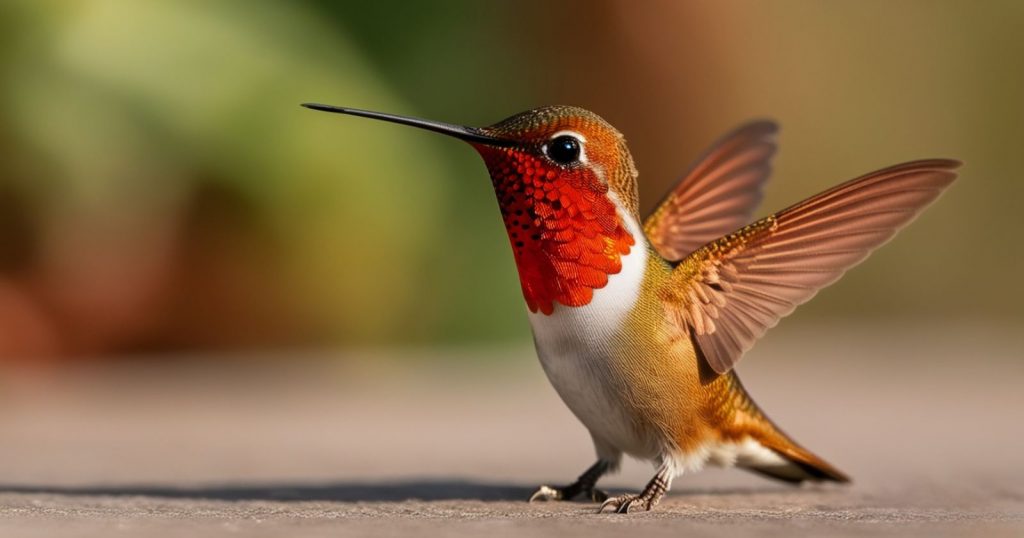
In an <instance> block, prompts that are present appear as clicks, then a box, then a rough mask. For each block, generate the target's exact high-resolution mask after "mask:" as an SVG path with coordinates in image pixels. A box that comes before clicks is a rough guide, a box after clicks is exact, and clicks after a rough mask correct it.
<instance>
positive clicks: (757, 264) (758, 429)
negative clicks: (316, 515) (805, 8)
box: [303, 103, 960, 513]
mask: <svg viewBox="0 0 1024 538" xmlns="http://www.w3.org/2000/svg"><path fill="white" fill-rule="evenodd" d="M303 106H304V107H307V108H310V109H314V110H320V111H325V112H332V113H338V114H347V115H352V116H362V117H366V118H373V119H377V120H383V121H387V122H393V123H398V124H403V125H408V126H412V127H418V128H421V129H426V130H429V131H434V132H438V133H441V134H445V135H449V136H451V137H454V138H458V139H461V140H463V141H465V142H468V143H469V144H470V145H471V146H473V148H475V149H476V151H477V152H478V153H479V154H480V156H481V157H482V158H483V161H484V163H485V165H486V166H487V170H488V172H489V174H490V178H491V182H492V184H493V186H494V191H495V194H496V195H497V199H498V207H499V209H500V211H501V218H502V221H503V222H504V225H505V229H506V231H507V234H508V239H509V241H510V243H511V246H512V252H513V256H514V259H515V263H516V267H517V269H518V275H519V282H520V285H521V287H522V292H523V296H524V298H525V300H526V307H527V310H528V312H527V316H528V317H529V322H530V326H531V329H532V332H533V338H534V343H535V346H536V350H537V355H538V357H539V359H540V363H541V365H542V367H543V369H544V372H545V373H546V375H547V377H548V379H549V380H550V382H551V384H552V385H553V386H554V388H555V390H556V392H557V393H558V395H559V396H560V397H561V399H562V400H563V401H564V402H565V404H566V405H567V406H568V407H569V409H570V410H571V411H572V413H573V414H574V415H575V416H576V418H577V419H579V421H580V422H582V423H583V425H584V426H585V427H586V429H587V430H588V431H589V433H590V436H591V439H592V441H593V444H594V449H595V452H596V456H597V461H596V462H595V463H594V464H593V465H591V466H590V467H589V468H587V469H586V471H584V472H583V473H582V474H581V475H579V477H578V478H577V479H576V480H575V481H574V482H572V483H570V484H568V485H566V486H561V487H553V486H547V485H544V486H540V488H539V489H538V490H537V491H536V492H535V493H534V494H533V495H532V496H531V498H530V500H531V501H536V500H548V501H555V500H570V499H574V498H577V497H581V496H582V497H584V498H586V499H590V500H591V501H593V502H599V503H601V504H600V507H599V508H598V512H604V511H612V512H618V513H628V512H631V511H648V510H651V509H653V508H654V507H655V506H656V505H657V504H658V502H659V501H660V500H661V499H662V497H663V496H664V495H665V493H666V492H667V491H668V490H669V487H670V486H671V484H672V480H673V479H674V478H676V477H678V476H679V475H681V474H683V473H689V472H695V471H698V470H700V469H701V468H703V467H704V466H706V465H709V464H710V465H718V466H724V467H730V466H736V467H739V468H742V469H746V470H749V471H752V472H754V473H758V474H760V475H763V476H765V477H769V478H773V479H777V480H781V481H784V482H788V483H791V484H800V483H803V482H848V481H849V478H848V477H847V475H845V474H843V473H842V472H841V471H839V470H838V469H837V468H835V467H833V466H832V465H831V464H829V463H828V462H826V461H825V460H824V459H822V458H820V457H819V456H817V455H815V454H814V453H812V452H811V451H809V450H807V449H806V448H804V447H802V446H801V445H799V444H798V443H797V442H796V441H794V440H793V439H791V438H790V437H789V436H788V435H787V434H785V433H784V432H783V431H782V430H781V429H780V428H779V427H778V426H776V425H775V423H774V422H772V421H771V420H770V419H769V418H768V417H767V416H766V415H765V413H764V412H763V411H762V410H761V409H760V407H758V405H757V404H756V403H754V400H753V399H752V398H751V396H750V395H749V394H748V393H747V391H746V390H745V389H744V388H743V385H742V384H741V383H740V380H739V377H737V375H736V372H735V370H734V367H735V365H736V363H737V362H739V360H740V359H741V358H742V357H743V356H744V354H745V353H746V352H747V351H748V350H749V349H750V348H751V347H752V346H753V345H754V343H755V342H756V341H757V340H758V339H759V338H760V337H761V336H762V335H764V333H765V332H766V331H767V330H768V329H770V328H772V327H774V326H775V325H776V324H777V323H778V322H779V320H780V319H781V318H783V317H785V316H787V315H789V314H790V313H791V312H793V310H794V309H795V308H796V307H797V306H798V305H800V304H802V303H804V302H806V301H808V300H809V299H810V298H811V297H813V296H814V295H815V293H817V292H818V290H820V289H822V288H824V287H825V286H828V285H829V284H831V283H833V282H835V281H836V280H838V279H839V278H840V277H841V276H842V275H843V273H844V272H845V271H847V270H848V269H850V268H851V267H853V266H854V265H857V264H858V263H860V262H861V261H863V260H864V259H865V258H866V257H867V256H868V255H869V254H870V253H871V252H872V251H873V250H874V249H875V248H877V247H879V246H880V245H882V244H883V243H885V242H887V241H888V240H889V239H891V238H892V237H893V235H894V234H895V233H896V232H897V231H898V230H899V229H901V228H902V227H903V226H905V225H907V224H908V223H909V222H910V221H912V220H913V219H914V218H915V217H916V216H917V215H918V214H919V213H920V212H921V211H922V210H923V209H924V208H925V207H926V206H928V205H929V204H931V203H932V202H933V201H935V200H936V198H938V197H939V195H940V194H941V193H942V192H943V191H944V190H945V189H946V188H947V187H948V186H949V185H950V184H951V183H952V182H953V181H954V180H955V178H956V177H957V173H956V169H957V168H958V167H959V166H960V162H958V161H955V160H951V159H929V160H919V161H912V162H907V163H904V164H898V165H895V166H891V167H888V168H883V169H881V170H878V171H876V172H872V173H869V174H866V175H863V176H860V177H858V178H856V179H853V180H850V181H847V182H845V183H842V184H839V185H838V186H836V187H833V188H831V189H828V190H826V191H824V192H822V193H820V194H818V195H816V196H812V197H810V198H808V199H806V200H804V201H802V202H799V203H797V204H795V205H792V206H790V207H788V208H786V209H783V210H781V211H778V212H776V213H773V214H771V215H769V216H767V217H764V218H762V219H759V220H756V221H755V220H752V215H753V213H754V211H755V209H756V207H757V205H758V204H759V202H760V201H761V198H762V189H763V186H764V184H765V182H766V180H767V179H768V177H769V175H770V174H771V167H772V164H771V163H772V158H773V156H774V154H775V153H776V148H777V145H776V138H777V132H778V127H777V126H776V124H775V123H773V122H770V121H754V122H751V123H748V124H746V125H743V126H741V127H739V128H738V129H736V130H734V131H732V132H731V133H729V134H727V135H726V136H724V137H722V138H721V139H719V140H718V141H717V142H716V143H714V144H713V145H712V146H711V148H710V149H708V150H707V151H706V152H705V153H704V154H703V155H702V156H701V157H699V158H698V159H697V161H696V162H695V164H693V165H692V166H691V168H690V169H689V171H688V172H687V173H686V174H685V175H684V176H683V177H682V179H681V180H680V181H679V182H678V184H677V185H676V186H675V187H674V188H673V189H672V190H671V191H669V192H668V194H667V195H666V196H665V197H664V199H663V200H662V201H661V203H660V204H659V205H658V206H657V207H656V209H655V210H654V211H653V212H652V213H650V214H649V215H646V216H645V217H644V218H641V214H640V204H639V193H638V184H637V176H638V173H637V169H636V167H635V166H634V163H633V158H632V157H631V155H630V152H629V149H628V147H627V145H626V141H625V139H624V137H623V135H622V134H621V133H620V132H619V131H618V130H616V129H615V128H614V127H613V126H612V125H611V124H609V123H608V122H607V121H605V120H604V119H602V118H601V117H599V116H598V115H596V114H594V113H593V112H590V111H588V110H585V109H582V108H578V107H573V106H545V107H541V108H537V109H533V110H529V111H526V112H522V113H520V114H516V115H514V116H511V117H509V118H507V119H505V120H503V121H500V122H498V123H496V124H494V125H491V126H489V127H465V126H461V125H453V124H449V123H442V122H437V121H430V120H424V119H418V118H412V117H405V116H397V115H392V114H386V113H380V112H371V111H366V110H360V109H353V108H344V107H336V106H330V105H323V104H316V103H306V104H303ZM623 454H626V455H629V456H632V457H634V458H636V459H639V460H642V461H650V462H652V463H653V464H654V466H655V469H656V473H655V475H654V477H653V478H652V479H651V480H650V481H649V482H648V483H647V485H646V486H645V487H644V488H643V490H642V491H641V492H639V493H635V494H634V493H629V494H623V495H619V496H614V497H610V496H608V494H606V493H604V492H603V491H601V490H599V489H597V487H596V486H597V481H598V479H600V478H601V477H602V476H604V475H605V474H608V473H611V472H614V471H616V470H618V468H619V466H620V463H621V461H622V457H623Z"/></svg>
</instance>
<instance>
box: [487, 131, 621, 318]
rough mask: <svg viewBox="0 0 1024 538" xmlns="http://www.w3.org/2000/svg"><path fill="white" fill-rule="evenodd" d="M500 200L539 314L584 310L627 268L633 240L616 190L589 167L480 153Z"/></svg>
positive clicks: (529, 298) (503, 151)
mask: <svg viewBox="0 0 1024 538" xmlns="http://www.w3.org/2000/svg"><path fill="white" fill-rule="evenodd" d="M478 149H479V151H480V153H481V155H483V158H484V161H485V162H486V163H487V168H488V169H489V170H490V171H491V181H492V182H493V183H494V191H495V194H497V196H498V205H499V206H500V208H501V216H502V219H503V220H504V222H505V229H506V230H507V231H508V237H509V241H510V242H511V243H512V252H513V253H514V255H515V260H516V266H517V267H518V269H519V281H520V284H521V285H522V287H523V296H524V297H525V298H526V304H527V306H528V307H529V308H530V311H531V312H537V311H538V310H539V311H540V312H542V313H544V314H550V313H551V312H552V311H553V310H554V303H555V302H556V301H557V302H559V303H562V304H564V305H567V306H583V305H585V304H587V303H589V302H590V301H591V299H592V298H593V295H594V289H595V288H601V287H603V286H605V285H606V284H607V283H608V275H613V274H616V273H618V272H619V271H621V270H622V256H623V255H625V254H628V253H629V250H630V247H631V246H632V245H633V244H634V240H633V237H632V236H631V235H630V234H629V232H628V231H627V230H626V229H625V227H624V226H623V223H622V220H621V219H620V218H619V216H618V214H617V212H616V207H615V204H614V203H613V202H612V201H611V200H610V199H609V198H608V194H607V193H608V186H607V185H605V184H604V183H602V182H601V181H600V180H599V179H598V178H597V177H596V176H595V175H594V173H593V172H592V171H590V170H589V169H587V168H585V167H577V168H568V169H566V168H561V167H558V166H556V165H554V164H553V163H549V162H547V161H544V160H542V159H540V158H538V157H535V156H534V155H532V154H530V153H525V152H522V151H517V150H515V149H510V148H492V147H480V148H478Z"/></svg>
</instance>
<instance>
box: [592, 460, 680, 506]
mask: <svg viewBox="0 0 1024 538" xmlns="http://www.w3.org/2000/svg"><path fill="white" fill-rule="evenodd" d="M671 485H672V473H671V472H670V471H669V469H668V467H666V466H664V465H662V466H661V468H660V469H658V474H656V475H654V478H652V479H651V481H650V482H648V483H647V486H646V487H644V490H643V491H641V492H640V494H639V495H637V494H626V495H619V496H618V497H612V498H610V499H608V500H607V501H605V502H604V503H603V504H601V507H600V508H598V509H597V513H599V514H600V513H601V512H604V510H605V508H611V510H612V512H617V513H619V514H628V513H629V511H630V510H636V509H639V510H643V511H645V512H646V511H649V510H651V509H652V508H654V507H655V506H657V504H658V502H659V501H661V498H662V497H664V496H665V493H666V492H667V491H668V488H669V487H670V486H671Z"/></svg>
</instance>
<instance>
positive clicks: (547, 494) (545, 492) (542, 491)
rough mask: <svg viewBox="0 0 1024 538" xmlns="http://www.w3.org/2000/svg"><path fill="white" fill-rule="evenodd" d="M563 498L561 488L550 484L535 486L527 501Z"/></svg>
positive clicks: (559, 499)
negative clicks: (535, 488)
mask: <svg viewBox="0 0 1024 538" xmlns="http://www.w3.org/2000/svg"><path fill="white" fill-rule="evenodd" d="M564 498H565V495H564V494H563V493H562V490H561V488H559V489H556V488H553V487H551V486H541V487H539V488H537V491H535V492H533V495H530V500H529V501H528V502H534V501H561V500H562V499H564Z"/></svg>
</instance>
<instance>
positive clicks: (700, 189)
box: [644, 121, 779, 262]
mask: <svg viewBox="0 0 1024 538" xmlns="http://www.w3.org/2000/svg"><path fill="white" fill-rule="evenodd" d="M778 130H779V128H778V126H777V125H776V124H775V123H773V122H770V121H756V122H752V123H748V124H746V125H743V126H742V127H740V128H738V129H736V130H735V131H733V132H731V133H729V134H727V135H725V136H724V137H722V138H721V139H720V140H718V141H717V142H715V144H714V145H713V146H711V148H710V149H708V151H707V152H706V153H704V155H703V156H702V157H701V158H700V159H698V160H697V162H696V163H694V165H693V167H692V168H691V169H690V171H689V172H687V174H686V175H685V176H684V177H683V179H682V180H681V181H680V182H679V184H678V185H676V187H675V188H674V189H672V192H670V193H668V195H667V196H665V199H664V200H662V201H661V203H660V204H659V205H658V208H657V209H655V210H654V213H652V214H651V215H650V216H649V217H647V219H646V220H645V221H644V233H645V234H647V239H648V240H649V241H650V242H651V245H653V246H654V248H655V250H657V251H658V253H659V254H661V256H662V257H664V258H665V259H666V260H669V261H673V262H674V261H679V260H681V259H683V258H684V257H686V255H687V254H690V253H691V252H693V251H695V250H697V249H698V248H700V247H701V246H703V245H705V244H707V243H708V242H710V241H714V240H715V239H717V238H719V237H721V236H723V235H725V234H727V233H729V232H731V231H733V230H735V229H737V228H739V227H740V226H743V225H744V224H747V223H749V222H750V219H751V217H752V216H753V214H754V210H755V209H757V205H758V204H759V203H760V202H761V198H762V194H761V188H762V187H763V185H764V183H765V182H766V181H767V180H768V176H769V175H771V173H772V168H771V159H772V156H773V155H775V150H776V146H775V135H776V133H778Z"/></svg>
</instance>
